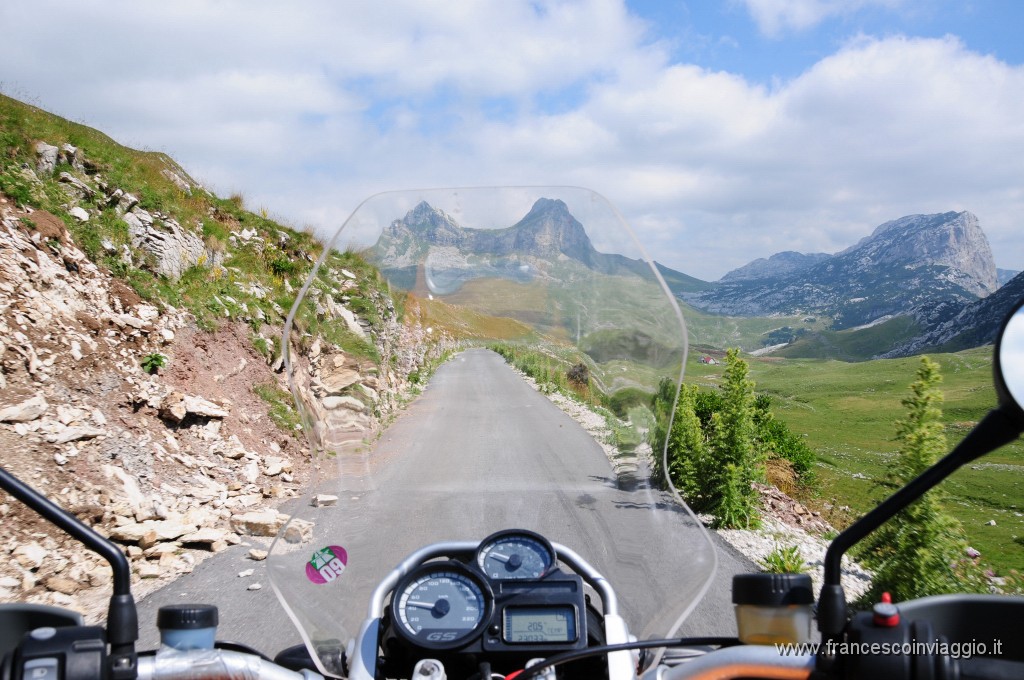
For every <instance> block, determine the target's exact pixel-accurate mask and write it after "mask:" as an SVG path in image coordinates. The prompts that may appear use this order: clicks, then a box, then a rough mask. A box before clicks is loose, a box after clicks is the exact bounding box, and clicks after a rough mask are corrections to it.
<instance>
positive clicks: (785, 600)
mask: <svg viewBox="0 0 1024 680" xmlns="http://www.w3.org/2000/svg"><path fill="white" fill-rule="evenodd" d="M732 602H733V604H749V605H754V606H757V607H786V606H789V605H805V604H814V591H813V589H812V587H811V576H810V574H736V575H735V576H733V577H732Z"/></svg>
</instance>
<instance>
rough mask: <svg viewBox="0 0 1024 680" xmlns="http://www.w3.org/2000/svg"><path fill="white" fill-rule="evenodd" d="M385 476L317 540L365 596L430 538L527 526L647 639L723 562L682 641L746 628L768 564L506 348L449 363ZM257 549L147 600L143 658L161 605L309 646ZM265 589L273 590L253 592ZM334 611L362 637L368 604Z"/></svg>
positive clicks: (324, 525)
mask: <svg viewBox="0 0 1024 680" xmlns="http://www.w3.org/2000/svg"><path fill="white" fill-rule="evenodd" d="M370 468H372V469H369V470H368V472H369V473H370V474H369V475H368V477H367V478H366V479H363V480H360V481H361V483H360V485H359V489H358V490H346V489H343V490H341V493H340V495H342V502H341V505H340V506H339V507H336V508H327V509H322V510H321V511H318V512H321V515H320V516H319V517H318V524H317V541H320V542H323V543H324V544H325V545H343V546H344V547H345V548H346V550H347V551H348V553H349V556H350V558H349V560H350V563H349V567H348V569H346V572H345V574H344V578H345V579H346V587H348V588H353V589H354V590H355V591H356V592H360V593H362V592H366V593H368V592H369V589H371V588H372V587H373V586H374V585H376V583H377V581H379V579H380V578H381V577H382V576H383V575H384V574H386V573H387V571H389V570H390V569H391V568H392V567H393V566H394V565H395V564H397V563H398V562H399V561H400V560H401V558H402V557H404V556H405V555H407V554H408V553H410V552H412V551H413V550H415V549H417V548H419V547H422V546H423V545H425V544H428V543H432V542H435V541H439V540H479V539H482V538H483V537H485V536H487V535H488V534H490V533H492V532H494V531H496V530H499V529H505V528H513V527H514V528H525V529H530V530H533V531H537V532H539V533H541V534H543V535H545V536H547V537H548V538H549V539H550V540H551V541H553V542H556V543H561V544H563V545H565V546H567V547H569V548H572V549H573V550H575V551H576V552H577V553H579V554H580V555H582V556H583V557H584V558H585V559H587V560H588V561H590V562H591V564H593V565H594V566H595V567H597V569H598V570H599V571H601V572H602V573H603V574H604V575H605V576H606V577H607V578H608V580H609V581H610V582H611V583H612V585H613V586H614V587H615V589H616V591H617V594H618V596H619V599H620V606H621V610H622V613H623V616H625V618H626V620H627V622H628V623H629V625H630V628H631V631H632V632H633V633H634V634H637V635H638V636H640V637H642V638H645V637H651V636H655V635H660V634H662V633H664V631H665V629H666V627H667V626H668V625H669V624H670V623H671V622H672V621H674V620H675V618H676V616H677V615H678V610H679V609H680V607H679V603H680V602H687V601H692V600H693V599H695V598H696V597H697V595H698V594H699V590H700V587H701V585H702V584H703V582H704V580H705V579H704V575H705V574H706V573H707V572H708V571H709V570H710V568H711V553H712V552H717V557H718V571H717V573H716V575H715V577H714V579H713V581H712V583H711V586H710V588H709V590H708V591H707V593H706V594H705V596H704V599H703V600H702V601H701V602H700V604H699V605H698V606H697V608H696V609H695V610H694V611H693V613H692V614H691V615H690V617H689V618H688V619H687V620H686V621H685V622H684V624H683V627H682V628H681V630H680V634H682V635H734V634H735V631H736V626H735V620H734V618H733V613H732V606H731V601H730V587H731V580H732V575H733V574H735V573H741V572H746V571H753V570H754V567H753V565H752V564H751V563H750V562H749V561H747V560H746V559H745V558H743V557H742V556H741V555H739V554H738V553H736V552H735V551H734V550H732V549H731V548H729V547H728V546H727V545H726V544H724V542H721V541H719V540H718V539H717V537H715V536H712V537H711V540H712V544H713V545H714V549H712V548H711V547H710V545H711V544H708V543H707V542H706V541H707V539H706V538H705V535H704V534H703V532H701V531H700V530H699V529H698V528H697V527H696V526H695V525H694V524H693V522H692V521H691V520H690V518H689V517H688V515H686V514H685V513H683V512H680V511H679V510H678V508H676V507H675V506H674V504H673V503H672V502H671V499H669V498H668V497H666V496H665V495H663V494H661V493H660V492H658V491H657V490H653V489H650V488H647V486H646V485H644V484H635V483H631V484H623V483H620V482H619V481H618V480H616V479H615V476H614V473H613V472H612V469H611V466H610V465H609V463H608V460H607V458H606V456H605V454H604V452H603V451H602V450H601V448H600V447H599V446H598V445H597V444H596V443H595V442H594V441H593V439H591V438H590V436H589V435H587V434H586V432H584V431H583V429H582V428H580V427H579V425H577V424H576V423H575V422H574V421H573V420H572V419H571V418H569V417H568V416H566V415H565V414H564V413H562V411H560V410H559V409H558V408H557V407H555V406H554V405H553V404H551V402H549V401H548V400H547V399H546V398H545V397H544V396H543V395H540V394H538V393H537V392H536V391H535V390H533V389H532V388H531V387H530V386H529V385H527V384H526V383H525V382H523V381H522V380H521V379H520V378H519V377H518V376H517V375H516V374H515V373H514V372H513V371H512V370H510V369H509V368H508V366H507V365H506V364H505V362H504V360H502V359H501V357H499V356H498V355H497V354H494V353H493V352H489V351H486V350H471V351H467V352H464V353H462V354H460V355H458V356H457V357H455V359H453V360H452V361H450V362H448V363H447V364H445V365H444V366H442V367H441V368H440V369H439V370H438V372H437V374H436V375H435V376H434V379H433V380H432V381H431V383H430V385H429V386H428V387H427V389H426V390H425V391H424V393H423V394H422V395H421V396H420V397H419V398H418V399H417V400H416V401H415V402H414V403H413V404H411V405H410V407H409V408H408V409H407V411H406V412H405V413H404V414H403V415H402V416H401V417H400V418H399V419H398V420H397V421H396V422H395V423H394V424H393V425H392V426H391V427H390V428H389V429H388V430H387V431H386V432H385V433H384V434H383V436H382V437H381V439H380V440H379V442H378V443H377V444H376V447H375V449H374V452H373V455H372V462H371V463H370ZM366 482H369V483H366ZM286 510H287V509H286ZM247 551H248V548H247V547H246V546H244V545H243V546H236V547H233V548H231V549H229V550H227V551H225V552H223V553H221V554H219V555H216V556H214V557H212V558H209V559H208V560H206V561H204V562H203V563H202V564H201V565H199V567H197V568H196V569H195V571H194V572H193V573H192V574H190V575H187V576H184V577H182V578H181V579H179V580H178V581H177V582H175V583H173V584H171V585H169V586H167V587H165V588H163V589H162V590H159V591H157V592H155V593H153V594H151V595H149V596H148V597H147V598H146V599H145V600H144V601H143V602H142V603H141V604H140V614H139V616H140V628H141V640H140V642H141V646H142V648H150V647H153V646H155V645H156V644H157V643H158V637H157V632H156V629H155V620H156V611H157V608H158V607H159V606H161V605H163V604H168V603H183V602H210V603H213V604H216V605H217V606H218V607H219V609H220V622H221V623H220V627H219V631H218V638H219V639H226V640H233V641H237V642H242V643H245V644H248V645H251V646H253V647H255V648H257V649H259V650H261V651H264V652H265V653H268V654H270V655H273V653H275V652H276V651H278V650H280V649H282V648H284V647H286V646H289V645H292V644H298V643H299V642H300V638H299V635H298V633H297V632H296V631H295V629H294V628H293V626H292V624H291V622H290V620H289V618H288V617H287V616H286V615H285V613H284V610H283V609H282V607H281V606H280V604H279V603H278V602H277V599H276V597H275V596H274V594H273V591H272V589H271V588H270V587H269V585H270V584H269V580H268V578H267V576H266V573H265V572H264V569H265V567H264V566H263V563H256V562H252V561H250V560H248V559H246V557H245V556H246V553H247ZM249 568H255V569H256V573H255V574H254V575H253V576H251V577H248V578H240V577H239V576H238V573H239V572H240V571H243V570H245V569H249ZM254 582H260V583H261V584H262V585H263V588H262V589H261V590H257V591H248V590H247V589H246V588H247V586H248V585H250V584H251V583H254ZM318 592H322V593H324V595H326V593H327V592H328V591H318ZM335 592H338V591H335ZM353 599H357V598H353ZM363 599H364V600H365V598H363ZM667 605H668V606H667ZM331 606H334V607H338V608H340V609H341V610H342V613H343V614H344V618H345V620H346V625H347V626H348V630H349V631H352V630H353V629H354V628H355V627H356V624H357V623H358V622H359V621H361V620H362V618H363V616H364V612H365V608H366V602H365V601H356V602H338V601H334V600H332V604H331Z"/></svg>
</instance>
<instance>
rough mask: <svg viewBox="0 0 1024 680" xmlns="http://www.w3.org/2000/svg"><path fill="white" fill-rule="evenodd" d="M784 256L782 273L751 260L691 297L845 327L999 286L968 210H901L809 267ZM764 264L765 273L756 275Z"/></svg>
mask: <svg viewBox="0 0 1024 680" xmlns="http://www.w3.org/2000/svg"><path fill="white" fill-rule="evenodd" d="M810 257H814V256H810ZM767 262H769V263H770V262H771V260H770V259H769V260H768V261H767ZM780 262H781V263H782V264H784V266H783V267H782V268H781V271H782V273H778V272H779V271H780V268H779V267H768V266H765V265H767V263H765V265H757V266H752V267H751V266H750V265H748V267H744V268H741V270H739V272H740V277H736V276H733V277H731V278H730V279H729V280H726V279H723V280H722V281H721V282H719V284H717V285H716V286H715V287H714V288H713V289H711V290H708V291H706V292H702V293H698V294H692V295H688V296H686V299H688V300H689V301H690V302H692V303H693V304H694V305H695V306H697V307H700V308H702V309H705V310H708V311H714V312H719V313H725V314H733V315H740V316H759V315H768V314H801V313H818V314H826V315H829V316H832V317H833V318H834V319H835V328H836V329H842V328H850V327H854V326H859V325H863V324H868V323H871V322H873V321H875V320H877V319H879V318H881V317H885V316H890V315H898V314H905V313H909V312H910V311H911V310H913V309H916V308H920V307H922V306H924V305H937V304H940V303H943V302H951V303H955V304H962V303H967V302H971V301H973V300H976V299H977V298H979V297H983V296H985V295H989V294H991V293H992V292H994V291H995V290H996V289H997V288H998V280H997V277H996V268H995V262H994V260H993V258H992V250H991V248H990V247H989V245H988V240H987V239H986V238H985V234H984V232H983V231H982V230H981V227H980V225H979V224H978V220H977V218H976V217H975V216H974V215H972V214H971V213H968V212H961V213H955V212H949V213H942V214H937V215H911V216H908V217H903V218H900V219H898V220H893V221H891V222H886V223H885V224H883V225H880V226H879V227H878V228H876V229H875V231H874V232H873V233H872V234H871V236H869V237H867V238H865V239H863V240H862V241H861V242H860V243H858V244H857V245H855V246H853V247H851V248H848V249H847V250H844V251H842V252H840V253H837V254H836V255H833V256H830V257H827V258H823V259H820V260H819V261H818V262H816V263H814V264H811V265H810V266H798V267H796V268H793V267H792V266H791V265H792V263H794V262H796V263H798V264H806V263H807V260H806V259H805V258H791V257H786V258H783V259H782V260H781V261H780ZM786 263H789V264H788V265H787V264H786ZM752 264H753V263H752ZM787 267H788V271H786V269H787ZM761 271H763V272H766V273H765V275H756V274H757V272H761ZM751 274H755V275H753V276H752V275H751Z"/></svg>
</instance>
